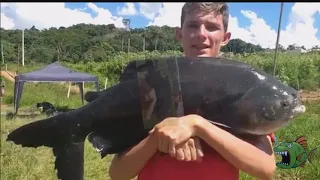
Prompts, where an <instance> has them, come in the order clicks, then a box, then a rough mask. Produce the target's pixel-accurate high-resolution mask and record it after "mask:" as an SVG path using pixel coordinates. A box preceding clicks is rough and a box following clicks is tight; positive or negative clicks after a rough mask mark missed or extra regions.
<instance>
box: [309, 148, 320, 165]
mask: <svg viewBox="0 0 320 180" xmlns="http://www.w3.org/2000/svg"><path fill="white" fill-rule="evenodd" d="M319 147H320V146H317V147H315V148H313V149H311V151H310V152H309V155H308V161H309V162H310V163H311V164H312V161H311V157H312V155H313V154H314V151H315V150H317V149H318V148H319Z"/></svg>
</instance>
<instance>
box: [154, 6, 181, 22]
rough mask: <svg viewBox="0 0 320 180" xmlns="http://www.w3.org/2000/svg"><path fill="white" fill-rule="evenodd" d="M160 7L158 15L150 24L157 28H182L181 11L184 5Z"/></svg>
mask: <svg viewBox="0 0 320 180" xmlns="http://www.w3.org/2000/svg"><path fill="white" fill-rule="evenodd" d="M162 4H163V6H161V7H160V6H159V7H160V8H159V9H158V11H156V12H158V15H157V16H156V17H154V18H153V19H152V20H151V21H150V22H149V24H148V26H150V25H157V26H163V25H168V26H180V17H181V9H182V6H183V4H184V3H162Z"/></svg>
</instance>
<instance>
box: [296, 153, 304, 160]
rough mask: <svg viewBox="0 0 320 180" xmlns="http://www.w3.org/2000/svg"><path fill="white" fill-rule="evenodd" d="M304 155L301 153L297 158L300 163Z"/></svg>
mask: <svg viewBox="0 0 320 180" xmlns="http://www.w3.org/2000/svg"><path fill="white" fill-rule="evenodd" d="M302 156H303V153H300V154H299V156H297V160H298V161H300V159H301V158H302Z"/></svg>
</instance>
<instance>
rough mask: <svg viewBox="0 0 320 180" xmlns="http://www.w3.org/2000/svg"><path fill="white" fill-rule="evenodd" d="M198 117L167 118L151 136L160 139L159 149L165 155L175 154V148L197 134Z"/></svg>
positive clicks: (156, 127) (151, 132)
mask: <svg viewBox="0 0 320 180" xmlns="http://www.w3.org/2000/svg"><path fill="white" fill-rule="evenodd" d="M197 117H198V116H197V115H187V116H183V117H171V118H166V119H165V120H163V121H162V122H160V123H159V124H157V125H156V126H155V127H154V128H153V129H152V130H151V131H150V134H154V135H156V136H157V137H158V149H159V151H161V152H164V153H170V154H175V147H176V146H177V145H180V144H182V143H185V142H186V141H187V140H189V139H190V138H191V137H193V136H195V134H196V132H195V131H196V128H195V127H196V124H197V123H198V122H197V121H198V120H199V119H200V118H197Z"/></svg>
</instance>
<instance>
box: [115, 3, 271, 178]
mask: <svg viewBox="0 0 320 180" xmlns="http://www.w3.org/2000/svg"><path fill="white" fill-rule="evenodd" d="M228 17H229V12H228V6H227V5H226V4H225V3H209V2H208V3H186V4H185V5H184V6H183V8H182V15H181V28H177V29H176V37H177V39H178V40H179V41H180V43H181V45H182V47H183V49H184V55H185V56H186V57H195V56H210V57H216V56H217V55H218V53H219V50H220V48H221V46H224V45H226V44H227V43H228V41H229V40H230V36H231V33H229V32H227V27H228ZM226 73H227V72H226ZM199 139H200V140H199ZM200 142H201V143H200ZM202 148H203V150H202ZM160 152H164V153H169V155H161V153H160ZM199 160H200V162H199ZM239 170H242V171H244V172H246V173H248V174H250V175H252V176H255V177H257V178H259V179H271V178H272V175H273V172H274V170H275V159H274V155H273V150H272V145H271V138H270V137H269V136H267V137H262V138H259V139H255V140H251V141H250V143H248V142H246V141H244V140H242V139H240V138H237V137H235V136H233V135H231V134H229V133H228V132H226V131H224V130H222V129H220V128H219V127H217V126H215V125H212V124H210V123H209V122H207V121H206V120H205V119H204V118H202V117H201V116H198V115H187V116H184V117H180V118H167V119H165V120H163V121H162V122H161V123H159V124H157V125H156V126H155V128H154V129H153V130H152V131H150V135H149V136H148V137H147V138H145V139H144V140H143V141H142V142H140V143H139V144H138V145H136V146H135V147H133V148H131V149H129V150H128V151H126V152H123V153H122V154H119V155H116V156H115V157H114V159H113V161H112V164H111V166H110V170H109V174H110V177H111V178H112V179H114V180H117V179H119V180H120V179H131V178H134V177H135V176H137V175H138V180H160V179H166V180H171V179H172V180H176V179H184V180H189V179H190V180H195V179H197V180H207V179H208V180H209V179H210V180H212V179H217V180H220V179H221V180H235V179H239Z"/></svg>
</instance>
